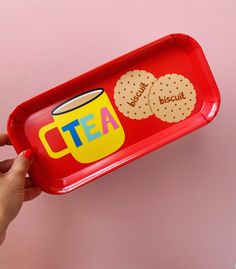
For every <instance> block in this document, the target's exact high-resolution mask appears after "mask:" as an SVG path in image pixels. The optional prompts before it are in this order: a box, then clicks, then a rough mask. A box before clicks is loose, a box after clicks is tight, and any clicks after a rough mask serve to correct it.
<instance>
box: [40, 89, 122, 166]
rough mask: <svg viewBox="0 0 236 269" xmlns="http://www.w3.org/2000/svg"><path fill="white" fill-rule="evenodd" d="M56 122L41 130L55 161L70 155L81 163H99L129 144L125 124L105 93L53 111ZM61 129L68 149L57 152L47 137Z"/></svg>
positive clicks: (73, 100) (80, 97)
mask: <svg viewBox="0 0 236 269" xmlns="http://www.w3.org/2000/svg"><path fill="white" fill-rule="evenodd" d="M52 117H53V119H54V121H53V122H51V123H49V124H48V125H45V126H43V127H42V128H41V129H40V130H39V138H40V140H41V142H42V144H43V145H44V147H45V149H46V151H47V153H48V155H49V156H50V157H51V158H54V159H58V158H62V157H63V156H65V155H67V154H72V156H73V157H74V158H75V159H76V160H77V161H78V162H81V163H90V162H94V161H96V160H99V159H101V158H103V157H105V156H107V155H109V154H111V153H113V152H114V151H116V150H117V149H119V148H120V147H121V146H122V144H123V143H124V140H125V133H124V130H123V128H122V126H121V123H120V121H119V119H118V117H117V115H116V113H115V111H114V109H113V107H112V104H111V103H110V100H109V98H108V96H107V94H106V93H105V91H104V89H102V88H99V89H94V90H91V91H87V92H86V93H83V94H80V95H78V96H75V97H73V98H71V99H69V100H67V101H66V102H64V103H62V104H60V105H59V106H57V107H56V108H55V109H53V111H52ZM54 128H57V129H58V130H59V132H60V134H61V136H62V138H63V139H64V141H65V143H66V145H67V147H66V148H65V149H63V150H61V151H59V152H54V151H53V150H52V149H51V147H50V145H49V143H48V141H47V139H46V133H47V132H49V131H50V130H52V129H54Z"/></svg>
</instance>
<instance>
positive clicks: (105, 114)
mask: <svg viewBox="0 0 236 269" xmlns="http://www.w3.org/2000/svg"><path fill="white" fill-rule="evenodd" d="M101 119H102V130H103V134H107V133H108V124H109V123H110V124H111V125H112V127H113V128H114V129H117V128H119V125H118V124H117V122H116V121H115V119H114V118H113V117H112V115H111V113H110V112H109V111H108V109H107V107H103V108H101Z"/></svg>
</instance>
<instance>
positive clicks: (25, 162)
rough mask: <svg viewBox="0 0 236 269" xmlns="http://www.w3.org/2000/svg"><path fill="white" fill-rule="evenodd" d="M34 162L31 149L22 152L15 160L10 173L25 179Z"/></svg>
mask: <svg viewBox="0 0 236 269" xmlns="http://www.w3.org/2000/svg"><path fill="white" fill-rule="evenodd" d="M32 160H33V151H32V150H31V149H28V150H25V151H23V152H21V153H20V154H19V155H18V156H17V157H16V159H15V160H14V162H13V164H12V166H11V169H10V170H9V171H8V173H10V174H13V175H14V176H15V177H17V176H23V177H24V178H25V176H26V174H27V172H28V170H29V168H30V165H31V163H32Z"/></svg>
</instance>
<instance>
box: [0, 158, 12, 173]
mask: <svg viewBox="0 0 236 269" xmlns="http://www.w3.org/2000/svg"><path fill="white" fill-rule="evenodd" d="M13 161H14V159H9V160H4V161H1V162H0V172H1V173H6V172H7V171H8V170H9V169H10V168H11V166H12V164H13Z"/></svg>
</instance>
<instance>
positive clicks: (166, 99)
mask: <svg viewBox="0 0 236 269" xmlns="http://www.w3.org/2000/svg"><path fill="white" fill-rule="evenodd" d="M183 99H186V97H185V96H184V93H183V92H181V93H179V94H178V95H172V96H168V97H166V96H163V98H161V97H160V96H159V101H160V104H161V105H163V104H165V103H169V102H174V101H178V100H183Z"/></svg>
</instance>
